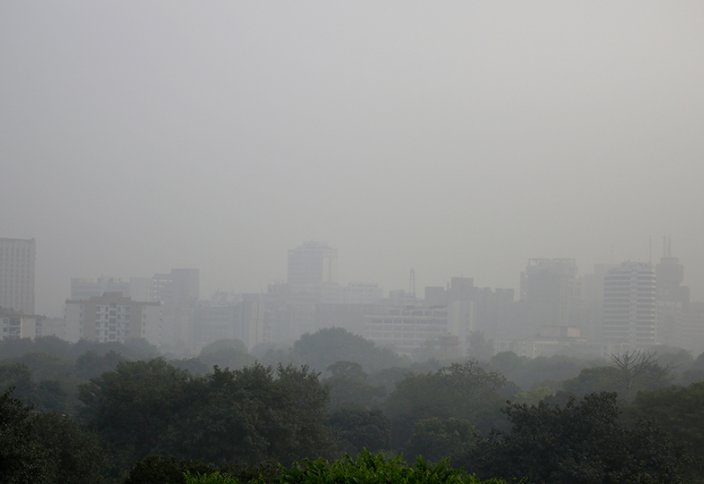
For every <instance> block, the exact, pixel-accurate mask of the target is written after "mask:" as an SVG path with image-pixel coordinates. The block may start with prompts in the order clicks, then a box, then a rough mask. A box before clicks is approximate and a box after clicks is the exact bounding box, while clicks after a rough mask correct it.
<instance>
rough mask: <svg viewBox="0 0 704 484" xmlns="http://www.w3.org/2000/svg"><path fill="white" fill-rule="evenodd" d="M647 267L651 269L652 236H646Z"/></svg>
mask: <svg viewBox="0 0 704 484" xmlns="http://www.w3.org/2000/svg"><path fill="white" fill-rule="evenodd" d="M648 265H649V266H650V267H653V236H652V235H650V236H648Z"/></svg>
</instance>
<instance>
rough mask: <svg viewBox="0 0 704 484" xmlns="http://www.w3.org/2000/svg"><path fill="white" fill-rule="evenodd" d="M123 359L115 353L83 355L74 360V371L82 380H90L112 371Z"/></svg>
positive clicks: (93, 352) (91, 352) (87, 353)
mask: <svg viewBox="0 0 704 484" xmlns="http://www.w3.org/2000/svg"><path fill="white" fill-rule="evenodd" d="M122 361H125V358H124V357H123V356H122V355H120V354H119V353H117V352H115V351H108V352H107V353H105V354H103V355H99V354H98V353H96V352H95V351H88V352H86V353H83V354H82V355H81V356H79V357H78V358H77V359H76V362H75V364H74V371H75V374H76V376H78V377H79V378H81V379H83V380H90V379H91V378H95V377H98V376H100V375H102V374H103V373H106V372H108V371H113V370H114V369H115V368H117V365H118V364H119V363H120V362H122Z"/></svg>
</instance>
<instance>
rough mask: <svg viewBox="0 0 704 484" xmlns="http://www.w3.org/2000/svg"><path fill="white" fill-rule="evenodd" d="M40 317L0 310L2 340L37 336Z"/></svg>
mask: <svg viewBox="0 0 704 484" xmlns="http://www.w3.org/2000/svg"><path fill="white" fill-rule="evenodd" d="M39 320H40V318H39V317H38V316H33V315H25V314H22V313H20V312H18V311H13V310H11V309H0V340H2V339H20V338H31V339H34V338H35V337H36V336H37V323H38V321H39Z"/></svg>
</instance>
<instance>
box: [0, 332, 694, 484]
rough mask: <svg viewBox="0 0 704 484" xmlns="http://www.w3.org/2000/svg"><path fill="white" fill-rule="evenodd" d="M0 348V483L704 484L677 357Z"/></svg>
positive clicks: (686, 359) (340, 341)
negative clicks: (482, 482)
mask: <svg viewBox="0 0 704 484" xmlns="http://www.w3.org/2000/svg"><path fill="white" fill-rule="evenodd" d="M14 343H15V345H12V344H10V343H8V342H7V341H0V392H4V391H7V390H9V391H11V393H9V392H6V393H4V394H0V395H2V397H1V398H0V407H1V408H0V476H1V477H2V478H1V479H0V482H18V483H19V482H32V483H35V482H37V483H45V482H46V483H49V482H76V483H81V482H96V483H100V482H106V483H120V482H129V483H131V484H146V483H152V482H159V483H164V482H173V483H179V484H180V483H185V482H186V475H190V477H189V479H220V480H221V481H222V480H223V479H237V480H238V481H239V482H250V481H253V482H319V481H320V480H321V479H322V482H325V479H328V482H354V481H355V479H356V480H358V481H359V482H364V481H365V480H366V479H371V478H376V477H374V476H377V474H374V472H378V473H379V474H378V476H377V477H378V479H387V478H388V479H392V477H389V476H393V479H401V480H402V479H408V482H414V481H413V479H416V480H419V479H420V477H418V476H423V475H424V474H422V472H426V471H427V472H430V473H431V474H432V473H433V472H435V473H436V474H433V476H435V477H433V478H437V479H440V478H439V477H437V476H442V475H444V476H445V478H447V479H449V480H450V482H476V481H474V480H472V479H473V478H472V477H470V475H469V474H473V473H475V474H477V475H479V476H480V477H482V478H491V477H502V478H505V479H508V480H513V479H519V480H522V481H523V482H634V481H637V482H662V481H668V482H680V481H685V482H702V481H704V467H703V466H702V462H701V460H700V459H699V458H698V456H699V455H700V454H701V449H702V448H703V446H704V437H703V436H704V427H702V422H704V414H702V409H703V408H704V386H703V385H704V381H701V379H700V380H697V378H698V375H700V374H702V375H704V373H698V372H702V371H703V370H701V369H702V368H704V363H702V362H703V361H704V359H703V358H702V357H699V358H697V359H694V358H692V357H691V356H690V355H688V354H687V353H686V352H684V353H683V352H682V351H679V350H676V349H671V348H668V349H661V351H660V353H653V354H650V353H647V354H645V353H637V352H633V353H628V354H622V355H614V356H613V357H612V358H611V359H609V360H603V361H598V362H591V363H590V362H586V361H584V360H578V359H574V358H568V357H551V358H536V359H532V360H531V359H527V358H523V357H519V356H517V355H515V354H513V353H500V354H498V355H496V356H494V357H493V358H491V359H490V360H489V361H486V362H483V363H482V362H478V361H475V360H464V361H460V362H454V363H449V364H445V365H444V366H443V364H442V363H440V362H438V361H435V360H430V361H425V362H415V363H411V362H410V361H408V360H405V359H403V358H399V357H398V356H396V355H394V354H393V353H392V352H390V351H389V350H386V349H380V348H377V347H376V346H374V345H373V344H372V343H371V342H369V341H366V340H364V339H362V338H359V337H357V336H353V335H351V334H349V333H347V332H346V331H344V330H324V331H321V332H319V333H316V334H313V335H307V336H305V337H304V338H302V339H301V340H300V341H299V342H298V343H297V344H296V345H295V346H294V347H293V348H292V349H290V350H283V349H275V351H274V352H272V351H270V349H269V350H266V354H267V355H268V356H272V355H278V356H277V358H279V359H280V360H284V361H288V362H289V363H287V364H286V365H281V364H279V365H271V366H268V365H263V364H259V363H256V362H255V361H254V358H253V357H252V356H251V355H250V354H249V353H248V352H247V350H246V348H245V347H244V345H243V344H242V343H241V342H239V341H236V340H226V341H221V342H217V343H214V344H212V345H208V346H206V347H205V348H203V350H202V351H201V352H200V354H199V355H198V357H196V358H191V359H188V360H171V361H169V360H166V359H162V358H156V359H155V358H153V356H154V354H155V352H154V349H153V348H151V347H150V346H149V345H146V344H144V342H140V341H132V342H129V343H127V344H124V345H118V344H110V345H99V344H96V343H86V342H81V343H78V344H76V345H70V344H68V343H65V342H63V341H60V340H57V339H56V338H45V339H38V340H36V341H34V342H31V341H27V340H16V341H15V342H14ZM290 362H296V363H295V364H292V363H290ZM304 363H311V364H314V365H315V367H316V368H317V370H316V371H313V370H311V369H310V367H308V366H305V364H304ZM318 371H320V372H321V373H318ZM505 375H509V377H508V378H507V377H506V376H505ZM514 379H515V380H516V381H515V382H514V381H511V380H514ZM691 380H694V381H701V382H699V383H694V384H692V385H689V386H686V387H685V386H678V385H676V383H689V382H690V381H691ZM603 392H611V393H603ZM616 394H618V396H617V395H616ZM507 400H510V401H512V402H513V403H510V404H507ZM673 442H674V443H676V444H677V445H674V444H673ZM389 456H398V457H393V458H389ZM417 456H422V458H423V459H424V460H421V461H418V462H419V463H417V464H415V465H412V466H408V465H406V462H415V460H414V459H415V458H416V457H417ZM441 461H442V463H440V464H428V463H427V462H441ZM419 466H420V467H419ZM443 469H444V470H443ZM421 471H422V472H421ZM443 472H445V473H446V474H442V473H443ZM465 472H466V473H469V474H465ZM189 473H190V474H189ZM218 473H219V474H218ZM384 476H386V477H384ZM414 476H415V477H414ZM428 476H430V474H428V475H426V476H425V477H424V478H430V477H428ZM316 479H317V480H316ZM257 480H259V481H257ZM213 482H219V481H217V480H216V481H213ZM222 482H227V481H222ZM393 482H395V481H393ZM419 482H420V481H419ZM438 482H444V481H442V480H438Z"/></svg>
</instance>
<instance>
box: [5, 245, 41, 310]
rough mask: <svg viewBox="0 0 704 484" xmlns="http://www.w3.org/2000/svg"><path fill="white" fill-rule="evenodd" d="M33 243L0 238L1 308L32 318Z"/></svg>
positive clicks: (34, 255)
mask: <svg viewBox="0 0 704 484" xmlns="http://www.w3.org/2000/svg"><path fill="white" fill-rule="evenodd" d="M35 257H36V242H35V240H34V239H5V238H0V307H3V308H7V309H12V310H14V311H18V312H20V313H22V314H25V315H31V314H34V311H35V309H34V263H35Z"/></svg>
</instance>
